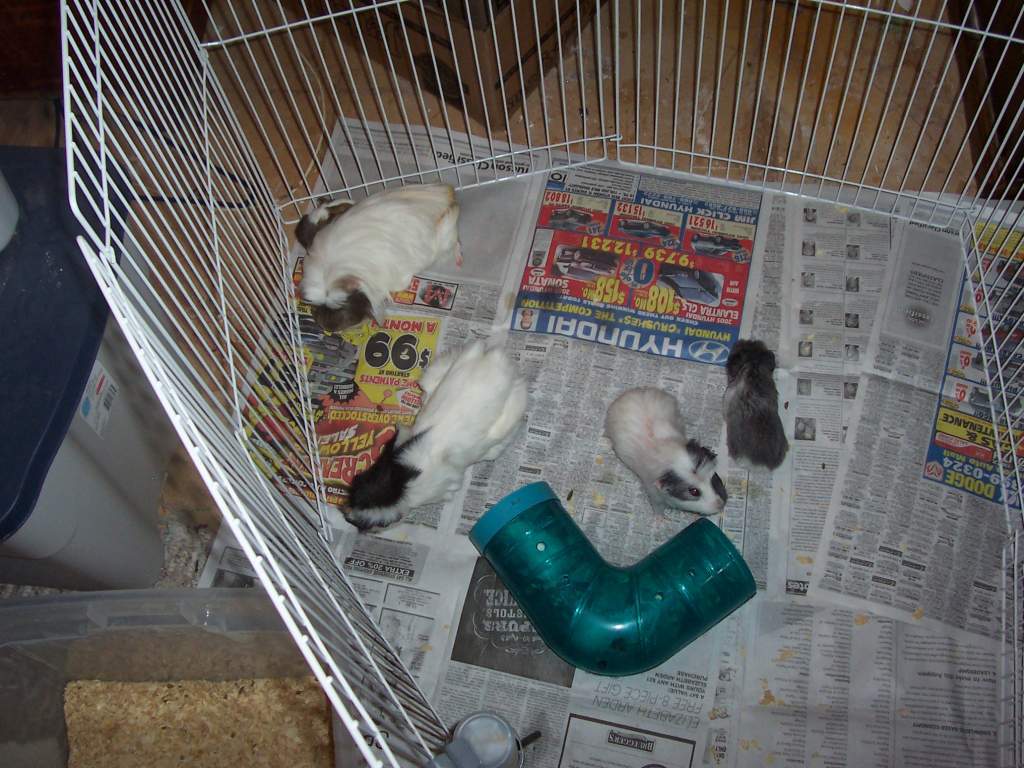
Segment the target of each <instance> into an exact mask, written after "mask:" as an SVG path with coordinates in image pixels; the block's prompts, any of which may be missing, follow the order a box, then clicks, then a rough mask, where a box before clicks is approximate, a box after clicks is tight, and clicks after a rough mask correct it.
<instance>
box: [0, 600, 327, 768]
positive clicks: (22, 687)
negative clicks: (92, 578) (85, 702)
mask: <svg viewBox="0 0 1024 768" xmlns="http://www.w3.org/2000/svg"><path fill="white" fill-rule="evenodd" d="M308 674H309V668H308V667H307V666H306V665H305V663H304V662H303V660H302V657H301V655H300V654H299V651H298V650H297V648H296V646H295V643H294V641H293V640H292V639H291V635H289V634H288V632H287V631H286V630H285V628H284V625H283V624H282V623H281V619H280V618H279V617H278V615H277V612H276V611H275V610H274V608H273V606H272V605H271V603H270V601H269V600H268V599H267V597H266V595H265V594H264V592H263V591H262V590H238V589H234V590H233V589H208V590H189V591H170V590H168V591H155V590H151V591H141V592H140V591H125V592H97V593H91V594H79V595H68V596H61V597H51V598H39V599H31V600H11V601H6V602H4V603H0V713H3V714H2V715H0V765H2V766H4V768H51V767H53V768H57V767H61V768H62V767H63V766H65V765H66V764H67V738H66V733H65V729H64V708H63V707H64V704H63V697H64V686H65V684H66V683H67V682H68V681H72V680H118V681H171V680H233V679H239V678H249V677H300V676H305V675H308ZM342 730H343V729H342Z"/></svg>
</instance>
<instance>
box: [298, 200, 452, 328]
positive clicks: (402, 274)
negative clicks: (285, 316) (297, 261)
mask: <svg viewBox="0 0 1024 768" xmlns="http://www.w3.org/2000/svg"><path fill="white" fill-rule="evenodd" d="M347 203H348V201H344V203H327V204H325V205H321V206H320V207H318V208H317V209H316V210H314V211H312V212H311V213H308V214H306V215H305V216H304V217H303V218H302V220H301V221H300V222H299V224H298V226H297V227H296V229H295V235H296V238H297V239H298V240H299V242H300V243H302V244H303V245H304V246H305V248H306V259H305V261H304V263H303V267H302V281H301V283H300V285H299V292H300V293H301V295H302V298H303V300H305V301H306V302H307V303H308V304H310V305H311V306H313V307H314V308H316V307H321V308H322V309H321V310H319V311H317V312H315V313H314V315H313V317H314V318H315V319H316V320H317V322H318V323H321V324H322V325H323V323H326V325H323V327H324V329H325V330H330V331H340V330H344V329H345V328H349V327H351V326H354V325H358V324H359V323H361V322H363V321H364V320H367V319H371V318H376V319H378V320H379V319H381V318H382V312H383V309H384V305H385V303H386V302H387V299H388V295H389V294H390V293H391V292H392V291H399V290H402V289H404V288H406V287H408V285H409V281H410V280H411V279H412V277H413V275H414V274H416V273H417V272H421V271H423V270H425V269H427V268H428V267H430V266H431V265H432V264H434V263H435V262H437V261H439V260H440V259H442V258H444V257H446V256H449V255H453V256H454V258H455V261H456V263H457V264H461V263H462V253H461V249H460V247H459V231H458V220H459V206H458V204H457V203H456V202H455V190H454V189H453V188H452V187H451V185H449V184H411V185H409V186H405V187H399V188H396V189H387V190H384V191H383V192H379V193H377V194H376V195H371V196H370V197H367V198H365V199H364V200H360V201H359V202H358V203H355V204H352V205H348V207H347V208H346V209H345V210H344V211H343V212H342V213H341V214H340V215H339V214H338V213H337V211H334V210H333V209H335V208H337V207H338V206H340V205H344V204H347ZM339 310H340V311H339ZM328 326H330V327H328Z"/></svg>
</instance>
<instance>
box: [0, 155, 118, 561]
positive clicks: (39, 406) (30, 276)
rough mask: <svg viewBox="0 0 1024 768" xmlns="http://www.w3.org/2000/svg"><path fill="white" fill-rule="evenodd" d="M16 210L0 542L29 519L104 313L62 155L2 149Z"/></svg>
mask: <svg viewBox="0 0 1024 768" xmlns="http://www.w3.org/2000/svg"><path fill="white" fill-rule="evenodd" d="M0 168H2V169H3V174H4V178H5V179H6V180H7V183H8V185H9V186H10V187H11V191H12V192H13V193H14V196H15V198H16V199H17V201H18V207H19V209H20V211H21V216H20V218H19V219H18V224H17V228H16V229H15V233H14V237H13V238H12V239H11V241H10V243H8V244H7V247H6V248H4V249H3V251H0V328H2V330H0V359H2V360H3V364H2V365H0V403H2V407H0V434H2V435H3V440H0V466H2V467H3V472H0V541H3V540H4V539H5V538H7V537H9V536H11V535H12V534H14V533H15V532H16V531H17V530H18V528H20V527H21V526H22V525H23V524H24V523H25V521H26V520H27V519H28V517H29V515H31V514H32V510H33V509H34V508H35V504H36V500H37V499H38V497H39V492H40V490H41V489H42V486H43V482H44V481H45V480H46V475H47V473H48V472H49V470H50V465H51V464H52V462H53V459H54V457H55V456H56V454H57V451H58V449H59V448H60V446H61V443H62V442H63V441H64V437H65V436H66V434H67V431H68V427H69V426H70V424H71V420H72V418H74V415H75V413H76V412H77V410H78V404H79V401H80V400H81V398H82V392H83V390H84V389H85V385H86V383H87V381H88V379H89V374H90V373H91V372H92V366H93V363H94V362H95V360H96V352H97V350H98V349H99V345H100V340H101V339H102V337H103V330H104V328H105V327H106V322H107V315H108V310H107V305H106V302H105V301H104V300H103V295H102V294H101V293H100V290H99V287H98V286H97V285H96V281H95V280H93V278H92V275H91V274H90V273H89V269H88V267H87V265H86V263H85V258H84V257H83V256H82V253H81V251H80V250H79V248H78V245H77V244H76V243H75V236H76V235H78V234H80V233H81V231H82V230H81V228H80V226H79V225H78V223H77V222H76V221H75V220H74V218H73V217H72V215H71V210H70V207H69V205H68V192H67V177H66V165H65V158H64V151H63V150H60V149H25V148H14V147H0Z"/></svg>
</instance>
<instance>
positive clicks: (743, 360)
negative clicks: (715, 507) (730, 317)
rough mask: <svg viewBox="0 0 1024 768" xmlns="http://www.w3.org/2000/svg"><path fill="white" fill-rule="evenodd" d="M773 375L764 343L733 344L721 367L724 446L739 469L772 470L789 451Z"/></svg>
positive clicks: (772, 360)
mask: <svg viewBox="0 0 1024 768" xmlns="http://www.w3.org/2000/svg"><path fill="white" fill-rule="evenodd" d="M774 371H775V355H774V354H773V353H772V351H771V350H770V349H768V348H767V347H766V346H765V345H764V342H761V341H756V340H753V339H741V340H740V341H737V342H736V344H735V345H734V346H733V348H732V352H731V353H730V355H729V359H728V361H727V362H726V364H725V373H726V377H727V379H728V384H727V385H726V388H725V396H724V399H723V402H722V410H723V413H724V414H725V429H726V446H727V447H728V449H729V456H730V457H731V458H732V459H733V460H734V461H735V462H736V463H737V464H739V465H741V466H747V467H751V466H763V467H768V468H769V469H776V468H777V467H778V466H779V465H780V464H782V462H783V460H784V459H785V458H786V452H787V451H788V450H789V443H788V441H787V440H786V433H785V431H784V430H783V428H782V419H780V418H779V391H778V390H777V389H776V388H775V381H774V379H773V378H772V374H773V373H774Z"/></svg>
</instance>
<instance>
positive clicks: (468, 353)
mask: <svg viewBox="0 0 1024 768" xmlns="http://www.w3.org/2000/svg"><path fill="white" fill-rule="evenodd" d="M420 388H421V389H422V390H423V393H424V402H423V407H422V408H420V412H419V414H418V415H417V417H416V421H415V422H413V424H412V426H411V427H408V428H403V429H401V430H400V431H399V433H398V435H397V436H396V437H395V438H394V439H392V441H391V442H389V443H388V445H387V446H385V449H384V451H383V453H382V454H381V456H380V458H379V459H378V460H377V462H376V463H374V464H373V466H371V467H370V468H369V469H368V470H366V471H365V472H362V473H360V474H358V475H356V476H355V478H354V479H353V481H352V490H351V495H350V497H349V504H350V508H349V510H348V511H347V512H346V513H345V518H346V519H347V520H348V521H349V522H350V523H352V525H354V526H356V527H357V528H359V529H360V530H364V531H365V530H374V529H380V528H384V527H387V526H389V525H392V524H393V523H396V522H398V521H399V520H401V519H402V516H403V515H405V513H406V512H408V511H409V510H410V509H413V508H415V507H419V506H422V505H425V504H434V503H436V502H440V501H448V500H450V499H451V498H452V497H453V496H454V495H455V493H457V492H458V490H459V488H461V487H462V480H463V476H464V475H465V472H466V469H467V468H468V467H470V466H471V465H473V464H475V463H477V462H478V461H493V460H494V459H496V458H498V456H499V455H501V452H502V451H503V450H504V449H505V447H506V446H507V445H508V443H509V442H510V440H511V439H512V437H513V436H514V434H515V432H516V428H517V427H518V426H519V425H520V424H521V423H522V419H523V414H524V413H525V412H526V402H527V389H526V381H525V379H523V377H522V376H520V375H519V372H518V371H517V370H516V368H515V366H514V365H513V363H512V361H511V360H509V359H508V357H506V356H505V354H504V352H503V351H502V350H501V349H500V348H492V349H487V348H486V347H485V345H484V343H483V342H479V341H478V342H474V343H473V344H470V345H469V346H467V347H464V348H463V349H462V350H460V351H459V352H457V353H454V354H449V355H444V356H441V357H438V358H437V359H435V360H434V361H433V362H432V363H431V364H430V365H429V366H427V369H426V370H425V371H424V372H423V376H422V377H421V379H420Z"/></svg>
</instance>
